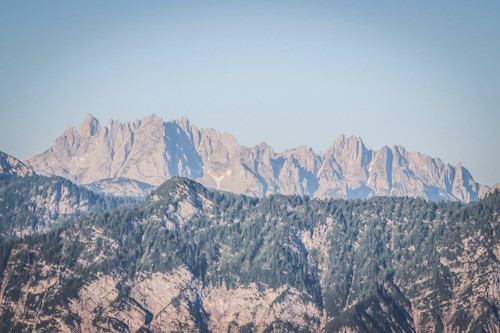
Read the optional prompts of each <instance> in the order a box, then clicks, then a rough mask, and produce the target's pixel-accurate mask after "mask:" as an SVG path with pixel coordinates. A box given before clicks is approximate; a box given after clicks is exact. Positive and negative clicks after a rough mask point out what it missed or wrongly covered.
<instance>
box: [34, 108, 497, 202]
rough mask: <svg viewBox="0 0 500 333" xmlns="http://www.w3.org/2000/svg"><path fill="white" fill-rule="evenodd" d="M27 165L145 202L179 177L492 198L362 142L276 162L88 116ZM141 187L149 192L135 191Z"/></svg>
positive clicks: (290, 188)
mask: <svg viewBox="0 0 500 333" xmlns="http://www.w3.org/2000/svg"><path fill="white" fill-rule="evenodd" d="M25 163H26V164H27V165H29V166H30V167H32V168H33V169H34V170H35V172H36V173H37V174H40V175H58V176H61V177H64V178H67V179H70V180H72V181H74V182H77V183H79V184H91V183H94V182H99V184H100V187H101V188H103V189H104V191H106V189H107V188H108V189H109V188H111V189H114V191H116V189H117V187H116V178H120V182H121V183H123V184H125V183H127V186H128V187H130V188H134V191H135V193H138V192H137V189H141V188H146V190H145V192H141V193H142V195H145V194H146V193H148V192H149V191H151V188H148V187H147V186H144V185H141V186H142V187H141V186H140V184H142V183H146V184H150V185H153V186H158V185H160V184H161V183H163V182H164V181H165V180H167V179H169V178H171V177H173V176H183V177H187V178H191V179H193V180H196V181H198V182H200V183H201V184H203V185H205V186H207V187H211V188H216V189H220V190H224V191H229V192H233V193H238V194H246V195H251V196H255V197H263V196H266V195H269V194H273V193H281V194H299V195H309V196H311V197H315V198H344V199H353V198H360V199H366V198H370V197H373V196H412V197H423V198H427V199H430V200H433V201H438V200H460V201H463V202H469V201H473V200H477V199H479V198H481V197H483V196H484V195H485V194H486V193H488V192H489V191H490V188H489V187H488V186H486V185H480V184H478V183H477V182H475V181H474V179H473V177H472V175H471V174H470V173H469V171H468V170H467V169H466V168H465V167H463V166H462V164H461V163H458V164H457V165H455V166H452V165H450V164H446V163H444V162H443V161H441V160H440V159H439V158H432V157H430V156H428V155H425V154H422V153H419V152H408V151H406V150H405V149H404V148H403V147H401V146H394V147H392V148H389V147H387V146H386V147H383V148H381V149H380V150H378V151H374V150H371V149H368V148H366V147H365V145H364V144H363V141H362V140H361V138H359V137H355V136H350V137H346V136H345V135H339V136H338V137H337V138H336V139H335V141H334V142H333V144H332V145H331V146H330V148H328V149H327V151H326V152H325V153H324V154H319V153H316V152H314V151H313V150H312V149H310V148H307V147H305V146H299V147H297V148H294V149H291V150H286V151H284V152H282V153H277V152H275V151H274V150H273V148H272V147H271V146H269V145H267V144H266V143H261V144H259V145H257V146H254V147H251V148H248V147H245V146H241V145H239V144H238V143H237V142H236V140H235V138H234V136H233V135H232V134H229V133H223V134H221V133H219V132H217V131H216V130H214V129H198V128H197V127H196V126H195V125H193V124H191V123H190V121H189V120H188V119H187V118H186V117H183V118H182V119H181V120H173V121H167V122H165V121H163V119H161V118H159V117H157V116H155V115H151V116H148V117H146V118H143V119H142V120H136V121H134V122H127V123H120V122H119V121H115V120H112V121H110V122H109V123H108V124H107V125H106V126H101V125H100V124H99V122H98V120H97V119H95V118H94V117H93V116H92V115H90V114H89V115H88V116H87V117H86V118H85V120H84V121H83V122H82V123H81V124H80V126H79V128H78V129H76V128H75V127H73V126H70V127H68V128H67V130H66V131H65V132H64V133H63V134H62V135H61V136H59V137H58V138H57V139H56V140H55V142H54V144H53V146H52V147H51V148H50V149H49V150H47V151H46V152H44V153H41V154H39V155H36V156H34V157H33V158H31V159H29V160H28V161H26V162H25ZM134 181H135V182H141V183H140V184H139V185H138V184H133V185H131V184H130V182H134ZM107 182H113V184H114V185H113V186H107ZM120 191H122V192H123V191H125V193H126V190H123V189H121V190H120ZM109 192H111V193H113V190H109ZM139 192H140V191H139Z"/></svg>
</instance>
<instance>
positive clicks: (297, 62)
mask: <svg viewBox="0 0 500 333" xmlns="http://www.w3.org/2000/svg"><path fill="white" fill-rule="evenodd" d="M499 36H500V2H499V1H491V2H489V1H439V2H435V1H291V0H290V1H248V2H243V1H231V2H229V1H228V2H222V1H199V2H197V1H178V2H176V1H170V2H169V1H52V0H48V1H3V2H1V3H0V51H1V52H0V151H4V152H6V153H9V154H11V155H14V156H15V157H17V158H19V159H21V160H25V159H28V158H30V157H31V156H33V155H35V154H37V153H41V152H43V151H45V150H47V149H48V148H49V147H50V146H51V145H52V143H53V141H54V140H55V138H56V137H57V136H59V135H60V134H62V133H63V131H64V130H65V129H66V127H67V126H68V125H75V126H78V124H79V123H81V122H82V121H83V119H84V118H85V116H86V115H87V114H88V113H91V114H93V115H94V116H95V117H96V118H97V119H99V121H100V123H101V124H103V125H105V124H106V123H107V122H108V121H109V120H110V119H117V120H120V121H133V120H135V119H140V118H143V117H145V116H147V115H150V114H152V113H155V114H156V115H158V116H161V117H162V118H163V119H164V120H171V119H178V118H180V117H182V116H183V115H186V116H187V117H188V118H189V119H190V120H191V122H192V123H194V124H195V125H196V126H197V127H199V128H215V129H217V130H218V131H220V132H230V133H232V134H234V135H235V137H236V139H237V141H238V142H239V143H240V144H243V145H246V146H253V145H256V144H258V143H260V142H262V141H264V142H266V143H268V144H270V145H271V146H273V147H274V149H275V151H277V152H279V151H283V150H285V149H289V148H292V147H296V146H298V145H301V144H305V145H307V146H309V147H312V148H313V149H314V150H315V151H325V150H326V149H327V148H328V147H329V146H330V145H331V144H332V143H333V141H334V140H335V138H336V137H337V136H338V135H339V134H340V133H344V134H346V135H356V136H360V137H361V138H362V139H363V141H364V143H365V145H366V146H367V147H368V148H371V149H375V150H378V149H380V148H382V147H383V146H385V145H387V146H393V145H396V144H398V145H402V146H404V147H406V149H407V150H409V151H420V152H422V153H425V154H429V155H431V156H433V157H439V158H441V159H442V160H443V161H444V162H446V163H451V164H453V165H455V164H456V163H457V162H459V161H461V162H463V164H464V166H465V167H466V168H467V169H469V171H470V172H471V174H472V175H473V177H474V179H475V180H476V181H478V182H480V183H483V184H487V185H493V184H495V183H498V182H500V167H499V165H500V60H499V59H500V38H499Z"/></svg>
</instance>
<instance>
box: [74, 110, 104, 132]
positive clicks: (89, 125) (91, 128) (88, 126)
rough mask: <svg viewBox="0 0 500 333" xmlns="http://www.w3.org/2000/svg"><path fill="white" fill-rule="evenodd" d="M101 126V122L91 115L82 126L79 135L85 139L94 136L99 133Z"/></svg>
mask: <svg viewBox="0 0 500 333" xmlns="http://www.w3.org/2000/svg"><path fill="white" fill-rule="evenodd" d="M100 129H101V126H99V121H98V120H97V119H96V118H94V116H93V115H91V114H90V113H89V114H88V115H87V117H85V120H84V121H83V122H82V123H81V124H80V127H79V128H78V133H79V134H80V135H81V136H83V137H88V136H94V135H97V134H98V133H99V130H100Z"/></svg>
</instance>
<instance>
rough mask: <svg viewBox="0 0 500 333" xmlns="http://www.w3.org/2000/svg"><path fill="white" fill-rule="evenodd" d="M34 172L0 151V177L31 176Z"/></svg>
mask: <svg viewBox="0 0 500 333" xmlns="http://www.w3.org/2000/svg"><path fill="white" fill-rule="evenodd" d="M34 174H35V172H34V171H33V169H32V168H30V167H29V166H26V165H25V164H24V163H23V162H21V161H19V160H18V159H17V158H15V157H14V156H11V155H9V154H6V153H3V152H1V151H0V176H18V177H25V176H33V175H34Z"/></svg>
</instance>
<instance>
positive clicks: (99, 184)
mask: <svg viewBox="0 0 500 333" xmlns="http://www.w3.org/2000/svg"><path fill="white" fill-rule="evenodd" d="M85 187H86V188H87V189H89V190H91V191H93V192H96V193H101V194H110V195H114V196H117V197H124V196H130V197H134V198H145V197H147V196H148V195H149V194H150V193H151V192H152V191H153V190H154V189H155V186H152V185H149V184H146V183H142V182H139V181H137V180H132V179H128V178H109V179H102V180H98V181H96V182H93V183H90V184H87V185H85Z"/></svg>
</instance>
